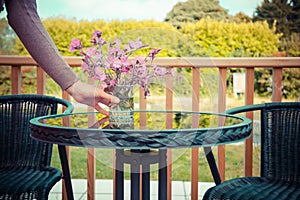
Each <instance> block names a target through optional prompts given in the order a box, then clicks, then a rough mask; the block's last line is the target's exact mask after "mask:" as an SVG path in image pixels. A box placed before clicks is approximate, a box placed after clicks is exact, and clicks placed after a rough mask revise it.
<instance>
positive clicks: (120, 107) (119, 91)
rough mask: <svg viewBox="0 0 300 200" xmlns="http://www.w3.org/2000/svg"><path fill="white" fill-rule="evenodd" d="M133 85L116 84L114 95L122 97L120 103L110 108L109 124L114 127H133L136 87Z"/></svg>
mask: <svg viewBox="0 0 300 200" xmlns="http://www.w3.org/2000/svg"><path fill="white" fill-rule="evenodd" d="M133 88H134V87H133V85H116V86H114V88H113V90H112V95H114V96H116V97H118V98H119V99H120V103H119V104H115V105H112V106H111V107H110V109H109V124H110V126H111V127H112V128H118V129H133V127H134V122H133V111H134V99H133V94H134V91H133V90H134V89H133Z"/></svg>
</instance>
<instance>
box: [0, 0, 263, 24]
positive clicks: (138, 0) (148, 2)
mask: <svg viewBox="0 0 300 200" xmlns="http://www.w3.org/2000/svg"><path fill="white" fill-rule="evenodd" d="M180 1H182V2H183V1H185V0H81V1H79V0H37V5H38V12H39V15H40V17H41V18H42V19H45V18H48V17H60V16H61V17H66V18H70V19H71V18H75V19H77V20H82V19H84V20H95V19H102V20H106V21H110V20H127V19H133V20H155V21H163V20H164V18H165V17H166V14H167V13H168V12H169V11H170V10H171V9H172V7H173V6H174V5H175V4H176V3H177V2H180ZM262 1H263V0H219V2H220V5H221V6H222V7H223V8H225V9H227V10H228V12H229V14H231V15H235V14H236V13H238V12H243V13H245V14H247V15H248V16H251V17H252V15H253V12H254V10H255V8H256V7H257V6H258V5H260V3H261V2H262ZM5 15H6V14H5V12H2V13H1V14H0V17H4V16H5Z"/></svg>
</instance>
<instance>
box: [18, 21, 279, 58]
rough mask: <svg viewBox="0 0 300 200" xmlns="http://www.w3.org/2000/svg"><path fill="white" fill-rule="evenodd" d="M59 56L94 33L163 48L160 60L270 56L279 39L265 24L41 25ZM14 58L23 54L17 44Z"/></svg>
mask: <svg viewBox="0 0 300 200" xmlns="http://www.w3.org/2000/svg"><path fill="white" fill-rule="evenodd" d="M43 23H44V25H45V27H46V28H47V30H48V32H49V33H50V35H51V37H52V38H53V40H54V42H55V44H56V45H57V47H58V49H59V51H60V52H61V53H62V55H65V56H68V55H74V53H70V52H68V48H69V44H70V42H71V40H72V39H73V38H75V37H76V38H79V39H81V40H82V41H85V43H84V45H85V46H88V45H89V44H88V41H89V39H90V38H91V34H92V32H93V31H94V30H96V29H98V30H102V31H103V37H104V38H105V39H107V40H109V41H112V40H114V39H115V38H119V39H121V40H122V41H123V42H128V41H129V40H135V39H137V38H140V39H141V40H142V41H143V42H144V43H148V44H150V46H152V47H160V48H163V51H162V52H161V54H160V56H169V57H184V56H187V57H189V56H212V57H222V56H223V57H224V56H254V57H258V56H270V55H272V54H273V53H275V52H277V51H278V49H277V46H278V44H279V36H278V35H276V34H275V33H274V30H271V29H269V27H268V24H267V23H262V22H256V23H252V22H248V23H234V22H224V21H214V20H210V19H202V20H200V21H199V22H198V23H196V24H188V23H187V24H184V25H183V26H182V29H180V30H177V29H176V28H174V27H173V26H172V25H170V24H168V23H166V22H156V21H133V20H129V21H111V22H105V21H102V20H97V21H91V22H89V21H79V22H78V21H75V20H69V19H64V18H49V19H46V20H44V21H43ZM15 51H16V52H17V54H26V50H25V48H24V47H23V45H22V44H21V43H20V41H17V44H16V47H15Z"/></svg>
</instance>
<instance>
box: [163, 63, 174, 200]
mask: <svg viewBox="0 0 300 200" xmlns="http://www.w3.org/2000/svg"><path fill="white" fill-rule="evenodd" d="M168 70H169V71H171V68H170V69H168ZM165 108H166V110H172V109H173V77H172V75H171V74H167V75H166V105H165ZM172 122H173V119H172V115H168V114H167V117H166V128H170V129H171V128H172V126H173V124H172ZM167 199H168V200H171V199H172V150H171V149H167Z"/></svg>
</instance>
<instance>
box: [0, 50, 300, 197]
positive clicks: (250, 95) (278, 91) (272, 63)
mask: <svg viewBox="0 0 300 200" xmlns="http://www.w3.org/2000/svg"><path fill="white" fill-rule="evenodd" d="M65 59H66V61H67V62H68V63H69V65H70V66H72V67H79V66H80V65H81V58H79V57H65ZM155 63H156V64H158V65H160V66H164V67H166V68H191V69H192V89H193V92H192V97H191V99H192V110H193V111H199V110H201V108H199V102H200V94H199V91H200V81H201V79H200V69H201V68H216V69H218V71H219V86H218V87H219V89H218V111H219V112H223V111H224V110H225V109H226V87H227V86H226V72H227V70H228V69H229V68H244V69H245V74H246V81H245V82H246V84H245V85H246V88H245V104H253V102H254V70H255V69H256V68H272V69H273V78H272V79H273V90H272V101H281V100H282V73H283V68H299V73H300V58H299V57H297V58H289V57H266V58H194V57H193V58H157V59H156V60H155ZM1 66H11V81H12V85H11V87H12V93H13V94H18V93H20V92H21V75H22V74H21V67H26V66H36V67H37V68H36V69H37V77H36V78H37V82H38V84H37V93H38V94H45V87H46V78H45V73H44V72H43V70H42V68H41V67H39V66H38V65H37V64H36V62H35V61H34V60H33V59H32V58H31V57H24V56H0V67H1ZM173 81H174V80H173V77H172V76H171V75H168V76H167V77H166V94H165V101H166V103H165V109H166V110H171V109H172V108H173V96H174V94H173V91H172V88H173ZM142 95H143V92H142V91H141V92H140V96H141V97H142ZM62 98H64V99H68V100H70V96H69V95H68V94H67V93H66V92H62ZM139 106H140V109H141V110H144V109H146V100H145V99H144V98H140V101H139ZM246 116H247V117H248V118H251V119H253V115H252V114H251V113H248V114H247V115H246ZM64 123H68V122H64ZM141 123H143V120H141ZM166 123H167V126H170V125H168V120H167V122H166ZM141 126H143V125H142V124H141ZM252 149H253V138H249V139H248V140H247V141H246V142H245V164H244V168H245V170H244V171H245V175H246V176H250V175H252V163H253V160H252V155H253V150H252ZM68 152H69V151H68ZM198 152H199V150H198V149H197V148H195V149H192V165H191V184H192V185H191V199H193V200H194V199H198V157H199V155H198ZM93 154H94V150H93V149H88V150H87V158H88V159H87V164H88V166H89V167H88V168H87V169H88V171H87V174H88V175H87V177H88V199H89V200H93V199H94V198H95V195H94V193H95V166H94V165H95V160H94V157H93V156H92V155H93ZM69 155H70V152H69ZM70 156H72V155H70ZM171 158H172V151H171V150H169V151H168V159H169V160H168V163H171ZM218 168H219V171H220V174H221V179H222V180H225V173H226V172H225V146H220V147H218ZM171 180H172V166H171V165H169V168H168V199H169V200H171V198H172V197H171V195H172V194H171V191H172V190H171V186H172V185H171ZM63 199H66V197H65V192H63Z"/></svg>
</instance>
